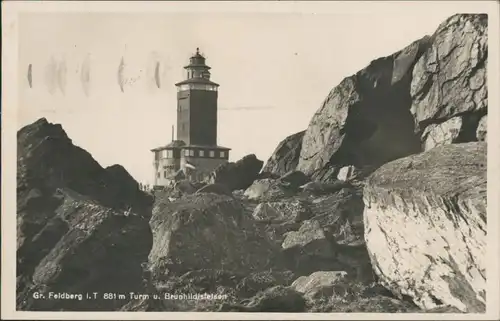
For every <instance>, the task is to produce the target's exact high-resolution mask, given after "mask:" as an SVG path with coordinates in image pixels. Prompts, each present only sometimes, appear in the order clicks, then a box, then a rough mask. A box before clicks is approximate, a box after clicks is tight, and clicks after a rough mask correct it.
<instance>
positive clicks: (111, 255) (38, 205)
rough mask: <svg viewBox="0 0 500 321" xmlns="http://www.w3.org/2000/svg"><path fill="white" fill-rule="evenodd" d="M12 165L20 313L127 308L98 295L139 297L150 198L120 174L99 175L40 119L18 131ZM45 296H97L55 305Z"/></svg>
mask: <svg viewBox="0 0 500 321" xmlns="http://www.w3.org/2000/svg"><path fill="white" fill-rule="evenodd" d="M17 165H18V173H17V279H18V284H17V308H18V309H20V310H113V309H116V308H118V307H119V306H120V305H123V304H124V302H123V301H121V302H120V301H119V300H118V301H116V300H105V299H103V298H102V294H103V293H105V292H114V293H117V292H119V291H122V292H125V293H128V292H129V291H141V290H142V268H141V263H142V262H145V261H147V255H148V252H149V249H150V248H151V244H152V235H151V232H150V230H149V226H148V220H149V217H150V215H151V212H150V211H151V205H152V199H151V198H150V197H149V196H147V195H146V194H145V193H143V192H141V191H140V190H139V188H138V184H137V182H135V180H134V179H133V178H132V177H131V176H130V175H129V174H128V173H127V172H126V171H125V169H123V167H121V166H118V165H114V166H111V167H108V168H107V169H103V168H102V167H101V166H100V165H99V164H98V163H97V162H96V161H95V160H94V159H93V158H92V156H91V155H90V154H89V153H87V152H86V151H84V150H83V149H81V148H79V147H76V146H74V145H73V144H72V142H71V140H70V139H69V138H68V137H67V135H66V133H65V132H64V130H63V129H62V127H61V126H60V125H54V124H50V123H48V122H47V121H46V120H45V119H40V120H38V121H36V122H35V123H33V124H31V125H28V126H25V127H24V128H22V129H21V130H20V131H19V132H18V164H17ZM35 292H39V293H42V294H45V295H46V299H45V300H36V299H34V298H33V297H32V294H33V293H35ZM49 292H67V293H82V294H83V293H87V292H88V293H92V292H99V293H100V294H101V297H100V299H97V300H85V299H84V300H81V301H79V300H56V299H53V298H50V297H49V296H48V293H49Z"/></svg>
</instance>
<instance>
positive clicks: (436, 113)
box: [411, 14, 488, 142]
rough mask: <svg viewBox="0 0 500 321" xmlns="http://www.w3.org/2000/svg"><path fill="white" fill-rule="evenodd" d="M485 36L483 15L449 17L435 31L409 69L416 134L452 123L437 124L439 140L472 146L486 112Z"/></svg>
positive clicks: (486, 55) (485, 23)
mask: <svg viewBox="0 0 500 321" xmlns="http://www.w3.org/2000/svg"><path fill="white" fill-rule="evenodd" d="M487 30H488V16H487V15H486V14H463V15H454V16H452V17H450V18H449V19H447V20H446V21H445V22H443V23H442V24H441V25H440V26H439V27H438V29H437V31H436V32H435V34H434V35H433V39H432V44H431V46H430V48H429V49H428V50H427V51H426V52H425V53H424V54H423V55H422V57H421V58H420V59H419V60H418V62H417V63H416V65H415V67H414V69H413V80H412V83H411V97H412V106H411V112H412V114H413V116H414V118H415V122H416V124H417V129H418V130H419V131H421V132H423V131H425V130H426V127H427V126H429V125H431V124H434V125H439V124H441V123H443V122H446V121H448V122H449V121H450V120H451V119H455V120H454V121H453V124H454V125H444V124H442V125H444V126H441V128H440V130H441V131H444V132H445V133H444V135H448V136H454V137H455V140H456V142H468V141H475V140H476V135H475V133H476V128H477V126H478V122H479V120H480V119H481V117H482V116H483V115H484V114H486V112H487V108H488V88H487V81H486V79H487V77H486V66H487V58H488V37H487ZM457 130H458V132H457Z"/></svg>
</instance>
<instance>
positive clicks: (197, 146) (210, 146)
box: [182, 144, 231, 150]
mask: <svg viewBox="0 0 500 321" xmlns="http://www.w3.org/2000/svg"><path fill="white" fill-rule="evenodd" d="M182 148H203V149H221V150H231V148H228V147H224V146H218V145H193V144H191V145H186V146H183V147H182Z"/></svg>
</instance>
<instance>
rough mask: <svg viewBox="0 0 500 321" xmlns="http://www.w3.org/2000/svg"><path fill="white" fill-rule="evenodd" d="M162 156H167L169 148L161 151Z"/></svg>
mask: <svg viewBox="0 0 500 321" xmlns="http://www.w3.org/2000/svg"><path fill="white" fill-rule="evenodd" d="M161 158H167V150H166V149H164V150H162V151H161Z"/></svg>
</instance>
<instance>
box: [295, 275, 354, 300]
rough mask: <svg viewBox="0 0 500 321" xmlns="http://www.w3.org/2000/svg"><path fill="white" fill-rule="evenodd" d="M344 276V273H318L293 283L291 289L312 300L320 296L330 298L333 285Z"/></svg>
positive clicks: (302, 277)
mask: <svg viewBox="0 0 500 321" xmlns="http://www.w3.org/2000/svg"><path fill="white" fill-rule="evenodd" d="M346 276H347V273H346V272H344V271H318V272H314V273H312V274H311V275H308V276H301V277H300V278H298V279H297V280H295V281H293V283H292V285H291V288H292V289H294V290H295V291H297V292H299V293H302V294H303V295H304V298H306V299H309V300H313V299H315V298H317V297H318V296H321V295H324V296H331V295H332V294H333V292H334V291H333V286H334V285H335V283H337V281H339V280H341V279H343V278H345V277H346Z"/></svg>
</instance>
